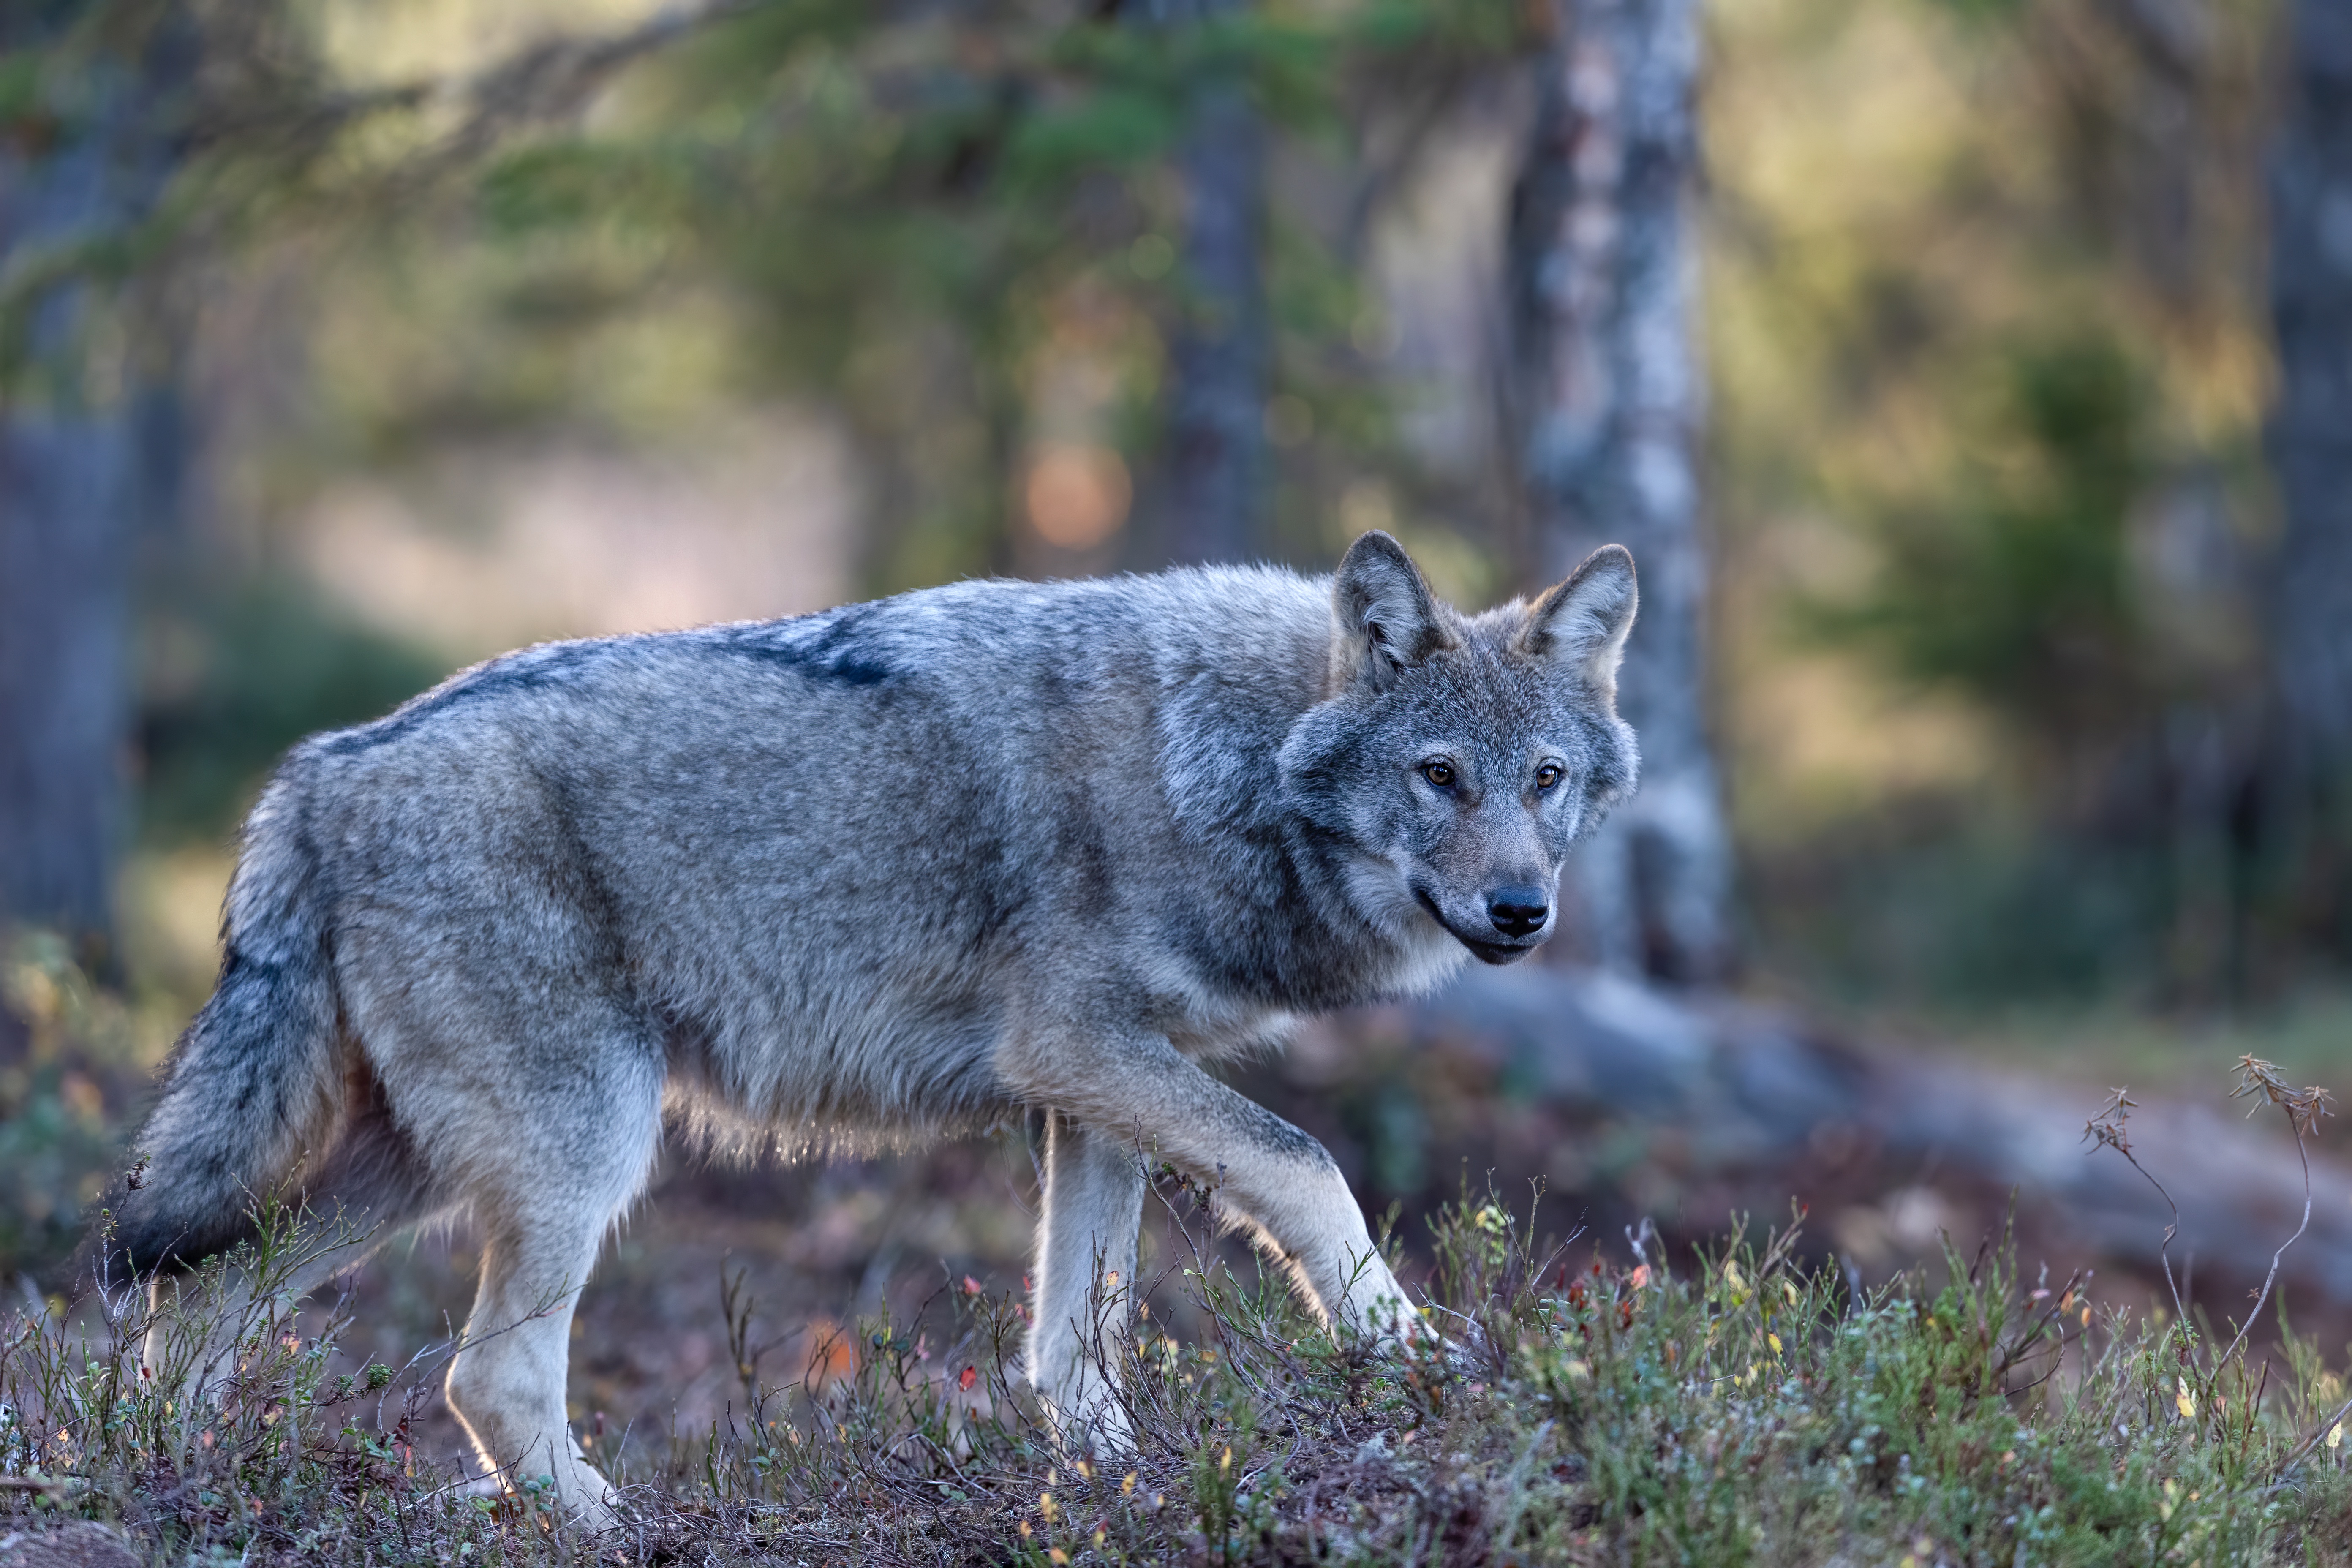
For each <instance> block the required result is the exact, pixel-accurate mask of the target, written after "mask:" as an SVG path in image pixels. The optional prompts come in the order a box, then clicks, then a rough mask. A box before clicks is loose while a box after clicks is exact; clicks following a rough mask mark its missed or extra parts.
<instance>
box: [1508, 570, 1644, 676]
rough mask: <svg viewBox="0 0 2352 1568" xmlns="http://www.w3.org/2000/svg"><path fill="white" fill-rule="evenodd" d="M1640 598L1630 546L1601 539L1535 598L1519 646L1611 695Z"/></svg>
mask: <svg viewBox="0 0 2352 1568" xmlns="http://www.w3.org/2000/svg"><path fill="white" fill-rule="evenodd" d="M1641 598H1642V595H1641V594H1640V593H1639V592H1638V591H1637V590H1636V589H1635V588H1634V586H1633V552H1631V551H1629V550H1627V549H1626V548H1625V547H1624V546H1623V545H1622V544H1604V545H1602V546H1601V548H1600V549H1598V550H1596V551H1594V552H1592V553H1591V554H1590V555H1588V556H1586V557H1585V558H1584V563H1583V564H1582V565H1580V566H1579V567H1578V568H1577V569H1576V570H1575V571H1574V572H1572V573H1570V574H1569V578H1568V581H1567V582H1565V583H1562V584H1559V586H1558V587H1556V588H1554V589H1552V590H1551V592H1549V593H1548V594H1546V595H1544V596H1543V597H1542V598H1540V599H1538V600H1537V601H1536V604H1535V608H1534V609H1532V610H1530V611H1528V624H1527V626H1525V627H1524V628H1522V629H1521V631H1520V633H1519V651H1520V652H1522V653H1524V654H1526V655H1527V656H1528V657H1529V658H1548V659H1552V660H1555V661H1557V662H1558V663H1559V664H1560V665H1562V666H1564V667H1566V668H1569V669H1570V670H1572V671H1573V672H1574V673H1575V674H1576V675H1577V676H1578V677H1579V678H1580V679H1583V680H1584V681H1585V682H1586V683H1587V684H1589V685H1591V687H1593V688H1594V689H1596V690H1598V691H1601V692H1602V693H1603V694H1605V695H1607V696H1609V697H1611V698H1612V699H1613V698H1614V697H1615V696H1616V694H1617V665H1618V662H1619V661H1620V660H1621V659H1622V658H1624V657H1625V636H1626V634H1627V633H1629V632H1631V631H1632V630H1633V610H1634V606H1636V605H1639V604H1640V603H1641Z"/></svg>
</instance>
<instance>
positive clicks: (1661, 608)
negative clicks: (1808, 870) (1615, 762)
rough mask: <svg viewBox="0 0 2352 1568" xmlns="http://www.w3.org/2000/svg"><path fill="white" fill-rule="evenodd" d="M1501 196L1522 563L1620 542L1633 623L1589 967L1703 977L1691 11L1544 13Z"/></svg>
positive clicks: (1711, 903) (1710, 823)
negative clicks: (1613, 809) (1635, 780)
mask: <svg viewBox="0 0 2352 1568" xmlns="http://www.w3.org/2000/svg"><path fill="white" fill-rule="evenodd" d="M1555 15H1556V28H1557V30H1556V34H1555V37H1554V42H1553V44H1552V46H1551V47H1550V48H1549V49H1548V50H1547V52H1546V53H1545V55H1544V57H1543V58H1542V60H1541V62H1540V66H1539V69H1540V71H1541V73H1542V74H1541V80H1540V84H1539V96H1538V110H1537V121H1536V127H1535V132H1534V136H1533V139H1532V141H1531V142H1530V144H1529V146H1528V154H1527V161H1526V163H1525V164H1524V166H1523V167H1522V169H1521V171H1520V174H1519V180H1518V185H1517V190H1516V191H1515V192H1514V193H1513V199H1512V213H1511V234H1510V246H1509V266H1510V269H1511V278H1510V279H1509V299H1510V301H1511V311H1512V315H1513V318H1514V321H1513V327H1514V331H1513V339H1514V342H1515V344H1516V347H1517V353H1518V363H1517V366H1516V372H1517V374H1516V375H1515V377H1514V385H1515V397H1516V403H1517V407H1516V409H1515V415H1516V420H1515V423H1516V425H1517V447H1518V451H1519V454H1520V458H1521V463H1522V469H1521V475H1520V478H1521V480H1522V482H1523V483H1524V485H1525V487H1526V495H1527V501H1528V538H1529V542H1530V554H1531V555H1532V556H1533V559H1532V561H1530V562H1529V563H1528V564H1529V565H1530V566H1531V567H1532V568H1533V574H1534V575H1535V577H1536V578H1537V579H1538V581H1539V582H1543V583H1549V582H1555V581H1557V580H1559V578H1560V577H1562V576H1564V575H1566V574H1567V573H1568V572H1570V570H1571V569H1573V568H1574V567H1575V565H1576V563H1578V562H1579V561H1580V560H1581V559H1583V557H1584V555H1585V554H1586V552H1589V551H1591V549H1593V548H1594V547H1595V546H1597V545H1600V544H1603V543H1607V542H1612V541H1615V542H1621V543H1622V544H1624V545H1626V546H1627V547H1628V548H1630V549H1631V550H1632V551H1633V555H1634V559H1635V561H1636V563H1638V565H1639V568H1640V572H1641V586H1642V609H1641V616H1640V618H1639V620H1638V621H1637V623H1636V624H1635V626H1634V631H1633V640H1632V643H1631V644H1630V645H1629V647H1628V648H1627V650H1626V658H1625V668H1624V672H1623V675H1622V678H1621V683H1620V702H1621V706H1622V710H1623V711H1624V713H1625V716H1626V717H1627V719H1628V720H1629V721H1631V722H1632V723H1633V727H1634V729H1635V730H1636V731H1638V732H1639V733H1640V736H1641V742H1642V784H1641V788H1640V790H1639V792H1638V793H1637V794H1636V795H1635V796H1634V798H1633V800H1632V801H1630V802H1628V803H1627V804H1626V805H1624V806H1621V807H1620V808H1619V810H1618V813H1617V816H1616V818H1615V820H1614V821H1613V822H1612V823H1611V825H1610V826H1607V827H1605V828H1603V829H1602V831H1601V833H1600V834H1599V835H1597V836H1596V837H1594V838H1593V839H1592V840H1591V841H1590V842H1589V843H1587V844H1586V845H1585V846H1584V847H1582V848H1581V849H1580V850H1579V851H1578V853H1577V858H1575V859H1573V860H1572V861H1571V862H1570V887H1571V890H1572V892H1573V894H1574V899H1573V902H1574V904H1575V905H1576V906H1578V907H1576V908H1575V909H1574V911H1573V912H1574V914H1575V916H1576V919H1575V920H1574V921H1572V922H1571V924H1570V929H1569V930H1568V931H1566V932H1564V933H1563V934H1564V935H1566V936H1568V937H1569V939H1570V944H1571V950H1572V951H1573V950H1575V949H1578V948H1580V955H1581V956H1582V957H1584V958H1585V959H1586V960H1588V961H1590V962H1593V963H1600V964H1601V965H1603V966H1604V967H1607V968H1611V969H1615V970H1619V971H1622V972H1630V973H1639V972H1644V971H1646V972H1648V973H1654V974H1657V975H1660V976H1663V977H1666V978H1672V979H1676V980H1684V981H1704V980H1706V979H1709V978H1712V977H1714V976H1716V975H1717V974H1718V973H1720V972H1721V970H1722V968H1723V965H1724V963H1725V959H1726V953H1727V936H1726V919H1725V910H1724V900H1725V897H1726V886H1727V880H1728V862H1729V845H1728V837H1727V832H1726V829H1725V826H1724V819H1723V808H1722V804H1721V800H1720V796H1719V793H1718V790H1717V781H1716V775H1715V764H1714V760H1713V757H1712V754H1711V752H1710V749H1709V745H1708V740H1707V733H1706V721H1705V702H1704V694H1705V688H1706V667H1705V658H1704V648H1703V643H1704V638H1703V635H1702V632H1703V621H1704V617H1705V613H1706V557H1705V552H1704V549H1703V545H1702V542H1701V539H1700V534H1699V482H1698V474H1697V456H1696V447H1697V442H1698V437H1699V431H1700V427H1701V425H1702V422H1703V419H1704V416H1705V385H1704V381H1703V377H1702V374H1701V371H1700V367H1699V363H1698V360H1697V356H1696V353H1695V352H1694V349H1693V345H1692V342H1691V332H1692V312H1693V307H1694V292H1695V290H1694V287H1693V284H1694V271H1695V268H1694V260H1695V258H1694V256H1693V254H1692V246H1691V239H1690V227H1691V221H1690V203H1691V187H1692V183H1693V177H1694V173H1695V167H1696V155H1697V142H1696V127H1695V124H1694V117H1693V109H1692V89H1693V82H1694V78H1695V75H1696V68H1697V63H1698V32H1697V6H1696V3H1695V0H1556V12H1555Z"/></svg>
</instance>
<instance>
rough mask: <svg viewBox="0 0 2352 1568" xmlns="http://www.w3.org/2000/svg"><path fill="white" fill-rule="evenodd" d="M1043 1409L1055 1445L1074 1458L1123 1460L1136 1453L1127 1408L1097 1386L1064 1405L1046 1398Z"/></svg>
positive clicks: (1132, 1428)
mask: <svg viewBox="0 0 2352 1568" xmlns="http://www.w3.org/2000/svg"><path fill="white" fill-rule="evenodd" d="M1045 1414H1046V1415H1047V1417H1048V1418H1049V1420H1050V1421H1051V1422H1052V1425H1053V1430H1054V1441H1055V1443H1057V1444H1059V1445H1060V1446H1061V1448H1062V1451H1063V1452H1065V1453H1066V1454H1069V1455H1071V1456H1072V1457H1073V1458H1084V1457H1086V1456H1087V1455H1092V1456H1094V1457H1096V1458H1103V1459H1111V1458H1125V1457H1126V1456H1128V1455H1129V1454H1132V1453H1134V1452H1135V1424H1134V1423H1133V1422H1132V1421H1130V1420H1129V1419H1128V1415H1127V1406H1126V1405H1123V1404H1121V1403H1120V1402H1119V1398H1118V1394H1114V1393H1112V1392H1111V1391H1110V1390H1108V1389H1106V1388H1103V1387H1102V1386H1101V1385H1100V1384H1097V1385H1096V1386H1094V1387H1092V1388H1090V1389H1088V1390H1087V1391H1086V1392H1085V1393H1084V1394H1082V1395H1081V1396H1080V1397H1078V1398H1077V1399H1075V1400H1073V1401H1071V1402H1070V1403H1069V1404H1068V1405H1064V1404H1063V1403H1062V1402H1060V1401H1058V1400H1056V1399H1055V1398H1054V1397H1053V1396H1052V1395H1051V1394H1047V1395H1045Z"/></svg>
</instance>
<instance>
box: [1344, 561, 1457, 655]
mask: <svg viewBox="0 0 2352 1568" xmlns="http://www.w3.org/2000/svg"><path fill="white" fill-rule="evenodd" d="M1452 643H1453V638H1452V637H1448V636H1447V635H1446V632H1445V628H1444V625H1443V624H1441V623H1440V622H1439V620H1438V618H1437V601H1436V600H1435V599H1433V598H1432V597H1431V596H1430V592H1429V584H1426V583H1424V582H1423V581H1422V580H1421V569H1420V568H1419V567H1417V566H1415V565H1414V564H1413V563H1412V557H1411V556H1409V555H1407V554H1406V553H1405V552H1404V546H1403V545H1402V544H1399V543H1398V542H1396V541H1395V540H1393V539H1391V538H1390V537H1389V536H1388V535H1387V534H1385V533H1382V532H1381V531H1380V530H1379V529H1377V528H1376V529H1373V530H1372V531H1370V532H1369V533H1364V534H1360V535H1359V536H1358V537H1357V539H1356V542H1355V543H1353V544H1350V545H1349V546H1348V553H1347V554H1346V556H1345V557H1343V558H1342V559H1341V560H1340V562H1339V576H1338V577H1336V578H1335V579H1333V581H1332V584H1331V681H1332V684H1333V685H1334V686H1341V687H1344V686H1348V685H1350V684H1353V683H1356V682H1359V681H1360V682H1362V683H1364V684H1365V685H1368V686H1370V688H1371V689H1373V690H1375V691H1381V690H1385V689H1387V688H1388V686H1389V684H1390V683H1391V681H1393V680H1395V679H1396V678H1397V672H1398V671H1399V670H1402V669H1404V668H1407V667H1409V666H1412V665H1416V664H1419V663H1420V662H1421V661H1422V660H1423V659H1424V658H1428V657H1429V656H1430V655H1431V654H1433V653H1435V652H1436V651H1437V650H1438V649H1440V648H1442V647H1450V646H1451V645H1452Z"/></svg>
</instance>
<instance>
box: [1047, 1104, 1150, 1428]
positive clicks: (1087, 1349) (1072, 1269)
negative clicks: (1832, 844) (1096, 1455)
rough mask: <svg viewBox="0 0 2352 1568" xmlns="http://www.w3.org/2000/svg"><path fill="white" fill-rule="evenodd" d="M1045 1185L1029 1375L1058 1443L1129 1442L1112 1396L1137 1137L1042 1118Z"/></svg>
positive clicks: (1125, 1301)
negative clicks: (1122, 1137)
mask: <svg viewBox="0 0 2352 1568" xmlns="http://www.w3.org/2000/svg"><path fill="white" fill-rule="evenodd" d="M1045 1125H1046V1132H1045V1204H1044V1213H1043V1215H1042V1216H1041V1219H1040V1221H1039V1224H1038V1227H1037V1288H1036V1300H1035V1302H1034V1308H1033V1310H1034V1312H1035V1313H1036V1318H1035V1321H1034V1325H1033V1326H1032V1328H1031V1329H1030V1331H1029V1382H1030V1385H1031V1386H1032V1387H1034V1389H1035V1390H1036V1391H1037V1396H1038V1397H1039V1398H1040V1399H1042V1400H1044V1401H1045V1408H1046V1411H1047V1413H1048V1415H1050V1416H1051V1417H1052V1419H1053V1421H1054V1424H1055V1429H1056V1431H1057V1432H1058V1434H1059V1435H1060V1436H1061V1438H1062V1441H1063V1442H1064V1443H1065V1444H1066V1445H1067V1446H1068V1447H1071V1448H1073V1449H1076V1450H1079V1451H1084V1450H1086V1449H1087V1448H1097V1449H1100V1450H1102V1451H1104V1452H1126V1451H1128V1450H1129V1449H1131V1448H1132V1447H1134V1434H1133V1432H1132V1431H1131V1430H1130V1429H1129V1422H1128V1417H1127V1411H1126V1409H1125V1407H1124V1406H1123V1405H1121V1404H1120V1403H1119V1397H1118V1353H1119V1352H1118V1346H1119V1339H1120V1335H1121V1334H1122V1333H1123V1332H1124V1331H1125V1330H1126V1327H1127V1323H1128V1314H1129V1308H1130V1304H1131V1303H1132V1301H1133V1300H1134V1277H1135V1238H1136V1232H1137V1231H1138V1230H1139V1228H1140V1227H1141V1226H1142V1223H1143V1189H1144V1168H1143V1163H1142V1158H1141V1155H1140V1154H1139V1152H1138V1150H1137V1146H1136V1143H1135V1142H1134V1141H1133V1140H1132V1139H1130V1140H1129V1141H1127V1142H1120V1141H1119V1139H1118V1137H1117V1136H1115V1135H1113V1134H1110V1133H1108V1132H1102V1131H1095V1130H1093V1129H1089V1128H1083V1127H1080V1126H1079V1125H1078V1124H1077V1123H1076V1122H1075V1121H1071V1120H1070V1119H1069V1118H1068V1117H1067V1116H1065V1115H1063V1114H1062V1113H1061V1112H1059V1111H1055V1112H1052V1113H1050V1114H1049V1115H1048V1116H1047V1118H1046V1122H1045Z"/></svg>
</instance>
